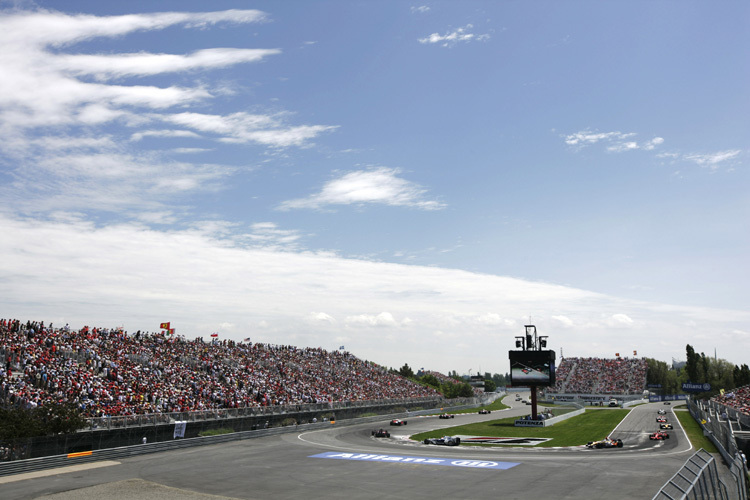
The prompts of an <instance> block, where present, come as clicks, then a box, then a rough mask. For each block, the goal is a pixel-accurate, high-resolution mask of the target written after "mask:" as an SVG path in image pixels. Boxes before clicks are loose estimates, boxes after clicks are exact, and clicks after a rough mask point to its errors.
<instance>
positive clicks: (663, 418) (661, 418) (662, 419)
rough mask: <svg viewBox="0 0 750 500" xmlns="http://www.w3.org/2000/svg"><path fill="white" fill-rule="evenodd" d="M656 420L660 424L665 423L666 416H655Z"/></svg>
mask: <svg viewBox="0 0 750 500" xmlns="http://www.w3.org/2000/svg"><path fill="white" fill-rule="evenodd" d="M656 421H657V422H659V423H660V424H666V423H667V417H656Z"/></svg>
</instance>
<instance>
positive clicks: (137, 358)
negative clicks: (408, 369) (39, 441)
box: [0, 320, 437, 416]
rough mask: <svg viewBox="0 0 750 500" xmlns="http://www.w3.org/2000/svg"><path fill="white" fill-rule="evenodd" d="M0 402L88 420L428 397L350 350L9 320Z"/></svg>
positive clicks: (4, 327) (1, 326) (0, 325)
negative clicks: (60, 409) (66, 409)
mask: <svg viewBox="0 0 750 500" xmlns="http://www.w3.org/2000/svg"><path fill="white" fill-rule="evenodd" d="M0 356H2V357H1V358H0V359H2V361H3V364H2V368H3V369H2V370H0V400H2V402H4V403H5V404H11V405H23V406H25V407H36V406H38V405H44V404H45V403H47V402H52V401H54V402H65V401H69V402H73V403H75V404H76V405H78V406H79V408H80V409H81V410H82V411H83V413H84V414H85V415H86V416H105V415H133V414H143V413H163V412H173V411H194V410H210V409H217V408H239V407H258V406H269V405H284V404H291V405H294V404H305V403H322V402H338V401H357V400H375V399H394V398H411V397H429V396H435V395H437V393H436V392H435V391H434V390H432V389H430V388H425V387H422V386H420V385H418V384H416V383H414V382H412V381H410V380H408V379H405V378H402V377H400V376H398V375H397V374H394V373H392V372H390V371H389V370H387V369H386V368H384V367H381V366H378V365H376V364H374V363H371V362H367V361H363V360H361V359H358V358H357V357H355V356H353V355H352V354H350V353H348V352H345V351H330V352H329V351H326V350H324V349H321V348H298V347H294V346H282V345H270V344H253V343H250V342H235V341H232V340H222V341H219V340H212V341H210V342H206V341H204V340H203V339H202V338H197V339H195V340H187V339H185V338H184V337H176V336H173V335H167V334H166V333H161V332H159V333H142V332H140V331H138V332H136V333H135V334H132V335H129V334H128V333H127V332H125V331H123V330H122V329H120V328H89V327H84V328H82V329H80V330H77V331H76V330H72V329H70V328H69V327H68V326H67V325H66V326H65V327H62V328H57V327H53V325H51V324H50V325H46V326H45V324H44V323H43V322H31V321H27V322H26V323H21V322H20V321H18V320H0Z"/></svg>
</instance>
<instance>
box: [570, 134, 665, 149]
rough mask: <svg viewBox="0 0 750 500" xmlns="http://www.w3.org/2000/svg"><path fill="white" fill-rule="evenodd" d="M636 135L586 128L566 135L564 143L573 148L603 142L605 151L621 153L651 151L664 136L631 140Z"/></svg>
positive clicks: (662, 141)
mask: <svg viewBox="0 0 750 500" xmlns="http://www.w3.org/2000/svg"><path fill="white" fill-rule="evenodd" d="M636 135H637V134H636V133H635V132H595V131H591V130H589V129H586V130H581V131H579V132H575V133H573V134H569V135H566V136H564V139H565V144H567V145H568V146H571V147H573V148H574V149H582V148H584V147H587V146H592V145H594V144H597V143H603V144H605V145H606V149H607V151H609V152H611V153H623V152H625V151H634V150H638V149H642V150H646V151H651V150H652V149H654V148H656V147H657V146H659V145H661V144H663V143H664V138H662V137H654V138H653V139H651V140H648V141H646V142H638V141H635V140H633V138H634V137H635V136H636Z"/></svg>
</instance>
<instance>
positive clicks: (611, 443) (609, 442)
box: [586, 437, 622, 448]
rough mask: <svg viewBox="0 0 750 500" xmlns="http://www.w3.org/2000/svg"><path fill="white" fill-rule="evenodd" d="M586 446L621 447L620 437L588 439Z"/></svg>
mask: <svg viewBox="0 0 750 500" xmlns="http://www.w3.org/2000/svg"><path fill="white" fill-rule="evenodd" d="M586 448H622V439H614V438H608V437H607V438H604V439H602V440H601V441H589V442H588V443H587V444H586Z"/></svg>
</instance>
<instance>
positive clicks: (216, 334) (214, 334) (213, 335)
mask: <svg viewBox="0 0 750 500" xmlns="http://www.w3.org/2000/svg"><path fill="white" fill-rule="evenodd" d="M211 336H212V337H218V336H219V334H218V333H216V332H214V333H212V334H211Z"/></svg>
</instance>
